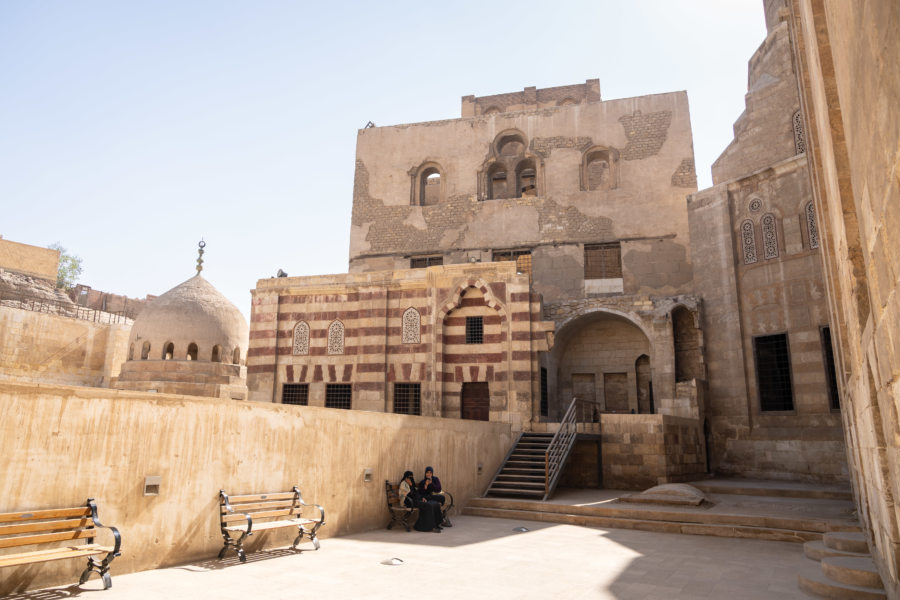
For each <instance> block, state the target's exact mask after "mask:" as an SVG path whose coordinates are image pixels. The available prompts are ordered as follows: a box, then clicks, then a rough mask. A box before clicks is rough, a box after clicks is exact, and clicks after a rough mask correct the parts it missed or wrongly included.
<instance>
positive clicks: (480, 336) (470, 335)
mask: <svg viewBox="0 0 900 600" xmlns="http://www.w3.org/2000/svg"><path fill="white" fill-rule="evenodd" d="M466 343H467V344H483V343H484V317H466Z"/></svg>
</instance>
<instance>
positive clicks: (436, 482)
mask: <svg viewBox="0 0 900 600" xmlns="http://www.w3.org/2000/svg"><path fill="white" fill-rule="evenodd" d="M418 490H419V495H420V496H422V497H423V498H425V499H426V500H431V501H434V502H437V503H439V504H440V505H441V515H442V517H441V520H440V521H438V522H439V523H440V524H441V527H452V526H453V525H452V524H451V523H450V519H448V518H446V517H444V516H443V514H444V513H443V511H444V503H445V502H446V501H447V498H446V496H444V494H443V493H442V492H441V490H442V488H441V480H440V479H438V477H437V475H435V474H434V469H433V468H431V467H425V479H423V480H422V481H420V482H419V485H418Z"/></svg>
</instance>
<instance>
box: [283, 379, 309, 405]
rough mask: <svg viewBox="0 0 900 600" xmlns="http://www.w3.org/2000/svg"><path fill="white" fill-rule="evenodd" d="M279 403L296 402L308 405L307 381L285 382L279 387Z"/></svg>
mask: <svg viewBox="0 0 900 600" xmlns="http://www.w3.org/2000/svg"><path fill="white" fill-rule="evenodd" d="M281 403H282V404H296V405H299V406H308V405H309V384H308V383H285V384H284V386H283V387H282V388H281Z"/></svg>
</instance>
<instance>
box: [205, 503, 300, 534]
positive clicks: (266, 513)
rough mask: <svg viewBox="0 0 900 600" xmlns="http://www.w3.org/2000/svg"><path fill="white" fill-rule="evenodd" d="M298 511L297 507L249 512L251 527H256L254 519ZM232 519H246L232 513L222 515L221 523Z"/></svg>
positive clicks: (280, 515)
mask: <svg viewBox="0 0 900 600" xmlns="http://www.w3.org/2000/svg"><path fill="white" fill-rule="evenodd" d="M299 513H300V510H299V508H298V509H297V510H289V509H285V510H266V511H260V512H255V513H250V518H252V519H253V529H256V520H257V519H266V518H269V517H283V516H288V515H298V514H299ZM234 521H245V522H246V521H247V518H246V517H244V515H241V514H234V515H222V522H223V523H232V522H234Z"/></svg>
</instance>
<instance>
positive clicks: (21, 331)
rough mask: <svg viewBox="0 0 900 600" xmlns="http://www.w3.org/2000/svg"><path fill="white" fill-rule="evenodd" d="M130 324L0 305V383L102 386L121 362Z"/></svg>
mask: <svg viewBox="0 0 900 600" xmlns="http://www.w3.org/2000/svg"><path fill="white" fill-rule="evenodd" d="M130 332H131V325H130V324H103V323H94V322H92V321H84V320H80V319H73V318H67V317H60V316H56V315H51V314H46V313H41V312H34V311H30V310H23V309H19V308H10V307H7V306H0V379H9V380H14V381H29V382H35V383H60V384H66V385H88V386H98V387H106V386H108V385H109V380H110V378H112V377H115V376H117V375H118V374H119V369H120V368H121V365H122V363H123V362H124V361H125V358H126V352H127V346H128V335H129V333H130Z"/></svg>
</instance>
